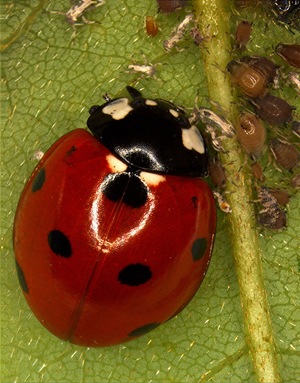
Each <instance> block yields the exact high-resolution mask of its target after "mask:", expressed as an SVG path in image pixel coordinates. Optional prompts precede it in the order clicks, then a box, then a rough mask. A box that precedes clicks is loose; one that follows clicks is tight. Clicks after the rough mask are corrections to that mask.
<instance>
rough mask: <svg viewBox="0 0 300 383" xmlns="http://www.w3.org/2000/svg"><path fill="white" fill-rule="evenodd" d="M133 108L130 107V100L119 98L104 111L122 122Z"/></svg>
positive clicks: (103, 110)
mask: <svg viewBox="0 0 300 383" xmlns="http://www.w3.org/2000/svg"><path fill="white" fill-rule="evenodd" d="M132 110H133V108H132V107H131V106H130V105H129V99H128V98H118V99H116V100H114V101H111V102H110V103H108V104H107V105H106V106H105V107H104V108H103V109H102V112H103V113H104V114H110V115H111V116H112V118H113V119H114V120H122V119H123V118H125V117H126V116H127V114H128V113H129V112H130V111H132Z"/></svg>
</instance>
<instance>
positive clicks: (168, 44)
mask: <svg viewBox="0 0 300 383" xmlns="http://www.w3.org/2000/svg"><path fill="white" fill-rule="evenodd" d="M193 20H194V16H193V15H192V14H189V15H186V16H185V18H184V19H183V20H182V22H181V23H180V24H179V25H178V27H177V28H176V29H175V30H174V31H173V32H172V36H171V37H170V38H169V39H168V40H165V41H164V43H163V47H164V49H165V50H166V51H168V52H169V51H170V50H171V49H172V48H173V47H174V46H175V45H176V44H177V43H178V42H179V41H180V40H181V39H182V37H183V35H184V34H185V32H186V29H187V27H188V25H189V24H190V23H191V22H192V21H193Z"/></svg>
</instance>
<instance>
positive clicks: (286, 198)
mask: <svg viewBox="0 0 300 383" xmlns="http://www.w3.org/2000/svg"><path fill="white" fill-rule="evenodd" d="M269 192H270V194H271V195H272V196H273V197H275V198H276V201H277V202H278V203H279V205H281V206H285V205H287V204H288V203H289V202H290V195H289V193H288V192H287V191H286V190H283V189H271V188H269Z"/></svg>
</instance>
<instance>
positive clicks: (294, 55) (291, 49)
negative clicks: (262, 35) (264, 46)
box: [275, 44, 300, 68]
mask: <svg viewBox="0 0 300 383" xmlns="http://www.w3.org/2000/svg"><path fill="white" fill-rule="evenodd" d="M275 49H276V53H277V54H279V56H281V57H282V58H283V59H284V60H285V61H286V62H287V63H288V64H290V65H291V66H293V67H295V68H300V45H299V44H278V45H277V46H276V48H275Z"/></svg>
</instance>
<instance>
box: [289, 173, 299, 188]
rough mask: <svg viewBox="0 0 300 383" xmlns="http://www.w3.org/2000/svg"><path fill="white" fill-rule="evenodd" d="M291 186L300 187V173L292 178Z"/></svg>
mask: <svg viewBox="0 0 300 383" xmlns="http://www.w3.org/2000/svg"><path fill="white" fill-rule="evenodd" d="M291 186H292V187H293V188H295V189H299V188H300V173H299V174H296V175H295V177H294V178H293V179H292V181H291Z"/></svg>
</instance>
